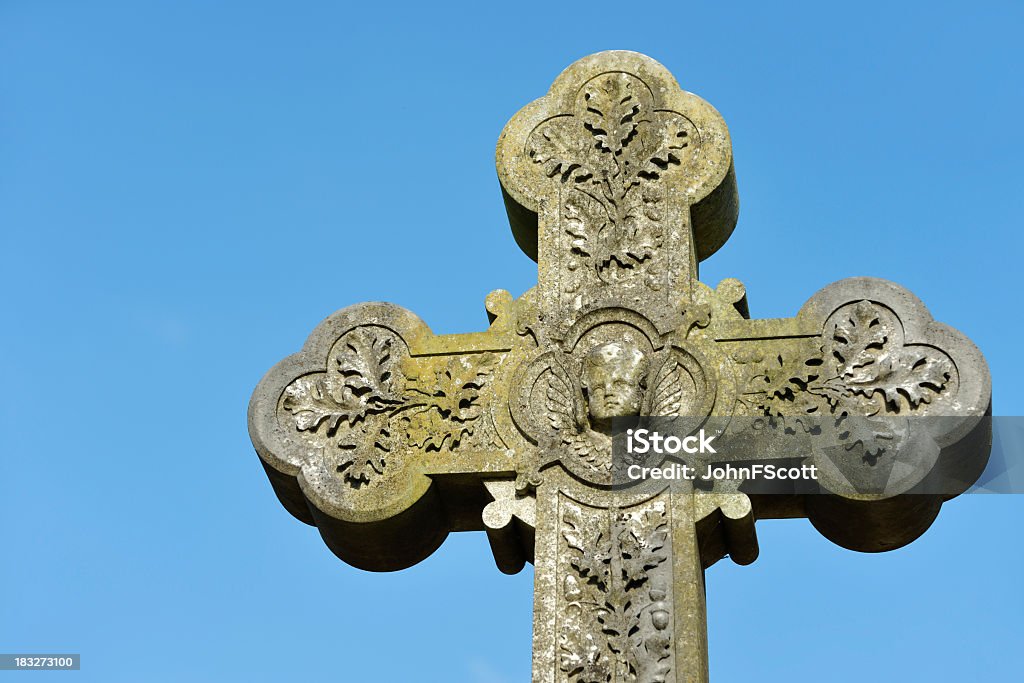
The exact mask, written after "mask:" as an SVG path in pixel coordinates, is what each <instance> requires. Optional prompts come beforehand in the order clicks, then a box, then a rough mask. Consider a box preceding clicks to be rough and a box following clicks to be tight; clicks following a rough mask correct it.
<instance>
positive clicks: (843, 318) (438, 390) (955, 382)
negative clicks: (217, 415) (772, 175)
mask: <svg viewBox="0 0 1024 683" xmlns="http://www.w3.org/2000/svg"><path fill="white" fill-rule="evenodd" d="M497 168H498V176H499V180H500V182H501V188H502V191H503V195H504V198H505V203H506V207H507V210H508V215H509V220H510V223H511V225H512V230H513V232H514V234H515V237H516V240H517V242H518V243H519V245H520V247H521V248H522V249H523V250H524V251H525V252H526V253H527V254H528V255H530V256H531V257H532V258H534V259H535V260H536V261H537V263H538V283H537V286H536V287H535V288H533V289H531V290H530V291H528V292H527V293H525V294H524V295H523V296H521V297H520V298H519V299H516V300H513V299H512V297H511V296H510V295H509V294H508V293H507V292H504V291H502V290H497V291H495V292H492V293H491V294H490V295H489V296H488V297H487V301H486V308H487V311H488V316H489V318H490V321H491V322H490V326H489V327H488V329H487V330H485V331H483V332H475V333H469V334H456V335H440V336H437V335H434V334H432V333H431V332H430V330H429V329H428V328H427V326H426V325H425V324H424V323H423V322H422V321H421V320H420V319H419V318H417V317H416V316H415V315H414V314H412V313H410V312H409V311H406V310H404V309H402V308H399V307H397V306H394V305H390V304H380V303H373V304H360V305H357V306H352V307H349V308H346V309H343V310H341V311H339V312H337V313H335V314H333V315H331V316H330V317H328V318H327V319H326V320H325V321H324V322H323V323H321V324H320V325H319V326H318V327H317V328H316V329H315V330H314V331H313V333H312V334H311V335H310V337H309V338H308V340H307V341H306V344H305V346H304V347H303V349H302V350H301V351H300V352H299V353H297V354H295V355H293V356H290V357H288V358H286V359H285V360H283V361H282V362H281V363H279V364H278V365H277V366H275V367H274V368H273V369H272V370H271V371H270V372H269V373H268V374H267V375H266V376H265V377H264V378H263V380H262V381H261V382H260V384H259V386H258V387H257V389H256V391H255V393H254V394H253V397H252V401H251V403H250V407H249V429H250V434H251V436H252V440H253V443H254V445H255V447H256V450H257V452H258V454H259V456H260V458H261V460H262V462H263V465H264V467H265V470H266V472H267V475H268V476H269V478H270V481H271V483H272V485H273V488H274V491H275V493H276V494H277V496H278V498H279V499H280V501H281V503H282V504H283V505H284V506H285V508H286V509H287V510H288V511H289V512H290V513H291V514H292V515H294V516H295V517H297V518H298V519H300V520H302V521H304V522H306V523H308V524H312V525H315V526H317V527H318V529H319V530H320V533H321V535H322V536H323V538H324V540H325V542H326V544H327V545H328V546H329V547H330V549H331V550H332V551H333V552H334V553H335V554H336V555H337V556H338V557H340V558H341V559H342V560H344V561H346V562H348V563H350V564H352V565H354V566H356V567H361V568H363V569H368V570H374V571H387V570H396V569H402V568H404V567H408V566H410V565H413V564H415V563H417V562H419V561H420V560H422V559H424V558H425V557H427V556H428V555H429V554H430V553H432V552H433V551H434V550H435V549H436V548H437V547H438V546H439V545H440V544H441V542H442V541H443V540H444V539H445V537H446V536H447V534H448V533H449V532H451V531H473V530H482V531H485V532H486V533H487V535H488V539H489V541H490V545H491V549H492V551H493V554H494V558H495V560H496V562H497V565H498V567H499V568H500V569H501V570H502V571H504V572H507V573H514V572H517V571H519V570H520V569H522V568H523V566H524V564H525V563H526V562H532V563H533V564H534V565H535V568H536V569H535V571H536V574H535V577H536V578H535V591H534V596H535V597H534V641H533V642H534V655H533V657H534V659H533V679H534V681H537V682H545V683H547V682H555V681H558V682H572V683H609V682H611V681H615V682H631V683H633V682H635V683H654V682H658V683H661V682H666V681H677V682H682V681H687V682H691V681H706V680H707V647H706V640H707V636H706V618H705V596H704V571H705V569H706V568H708V567H709V566H711V565H712V564H714V563H715V562H716V561H718V560H719V559H721V558H723V557H725V556H727V555H728V556H730V557H731V558H732V559H733V560H734V561H736V562H739V563H741V564H746V563H749V562H752V561H753V560H754V559H755V558H756V555H757V542H756V537H755V530H754V522H755V520H756V519H767V518H781V517H801V516H802V517H808V518H809V519H810V520H811V522H812V523H813V524H814V525H815V527H816V528H817V529H818V530H819V531H821V533H823V534H824V535H825V536H826V537H828V538H830V539H832V540H833V541H835V542H836V543H839V544H840V545H843V546H845V547H848V548H852V549H856V550H862V551H879V550H888V549H891V548H896V547H899V546H902V545H905V544H906V543H909V542H910V541H912V540H914V539H915V538H917V537H918V536H919V535H920V534H921V533H923V532H924V531H925V530H926V529H927V528H928V526H929V525H930V524H931V522H932V521H933V520H934V518H935V516H936V514H937V513H938V509H939V506H940V505H941V504H942V503H943V502H944V501H945V500H946V499H948V498H949V497H952V495H955V494H956V493H957V492H959V490H954V491H948V490H943V491H936V490H934V489H929V488H927V487H926V486H925V484H926V483H927V479H928V476H929V472H930V471H931V469H933V468H934V467H933V466H934V465H935V464H936V463H945V464H947V465H949V463H953V464H954V465H955V467H954V468H953V469H955V470H956V471H957V476H958V478H959V481H961V482H962V483H965V484H966V483H969V482H971V481H973V478H974V477H976V476H977V473H978V470H979V468H980V467H981V466H982V465H983V464H984V461H985V458H986V457H987V454H988V433H987V426H986V424H985V423H984V421H983V420H982V419H981V418H982V417H983V416H984V415H986V414H987V412H988V410H989V407H990V394H991V389H990V383H989V378H988V371H987V367H986V365H985V361H984V359H983V357H982V356H981V354H980V352H979V351H978V350H977V349H976V348H975V347H974V346H973V345H972V344H971V342H970V341H969V340H967V339H966V338H965V337H964V336H963V335H961V334H960V333H958V332H957V331H955V330H954V329H952V328H950V327H948V326H945V325H942V324H939V323H936V322H934V321H932V319H931V317H930V315H929V314H928V311H927V310H926V309H925V308H924V306H923V305H922V304H921V302H920V301H918V300H917V299H916V298H915V297H914V296H913V295H912V294H910V293H909V292H907V291H906V290H904V289H902V288H900V287H899V286H897V285H895V284H892V283H890V282H887V281H883V280H877V279H868V278H856V279H851V280H843V281H840V282H837V283H835V284H833V285H830V286H829V287H826V288H825V289H824V290H822V291H820V292H818V293H817V294H815V295H814V296H813V297H812V298H811V299H810V300H809V301H808V302H807V303H806V304H804V306H803V307H802V308H801V309H800V310H799V312H798V313H797V315H796V316H795V317H794V318H788V319H773V320H751V319H750V318H749V313H748V310H747V303H746V294H745V290H744V288H743V285H742V284H741V283H740V282H739V281H738V280H735V279H732V278H730V279H726V280H724V281H722V282H721V283H719V284H718V285H717V287H715V288H711V287H708V286H707V285H705V284H703V283H702V282H700V281H699V280H698V279H697V274H698V273H697V269H698V264H699V262H700V261H701V260H703V259H705V258H707V257H708V256H709V255H711V254H712V253H714V252H715V251H716V250H717V249H718V248H719V247H720V246H721V245H722V244H723V243H724V242H725V240H726V239H727V238H728V237H729V235H730V233H731V232H732V230H733V228H734V226H735V224H736V219H737V211H738V201H737V193H736V183H735V176H734V171H733V164H732V150H731V146H730V142H729V134H728V130H727V129H726V126H725V123H724V121H723V120H722V118H721V117H720V115H719V114H718V112H716V111H715V110H714V109H713V108H712V107H711V106H710V105H708V104H707V103H706V102H704V101H703V100H701V99H700V98H698V97H696V96H695V95H692V94H690V93H687V92H685V91H682V90H681V89H680V88H679V86H678V84H677V83H676V81H675V80H674V78H673V77H672V75H671V74H669V73H668V71H666V70H665V69H664V67H662V66H661V65H660V64H658V63H656V62H654V61H653V60H651V59H649V58H647V57H645V56H643V55H640V54H636V53H631V52H603V53H599V54H596V55H592V56H590V57H587V58H585V59H582V60H580V61H578V62H576V63H575V64H573V65H571V66H570V67H569V68H568V69H566V70H565V71H564V72H563V73H562V74H561V75H560V76H559V77H558V79H557V80H556V81H555V83H554V84H553V85H552V87H551V90H550V91H549V93H548V94H547V95H546V96H544V97H542V98H541V99H539V100H536V101H535V102H533V103H531V104H529V105H527V106H526V107H525V108H523V109H522V110H521V111H520V112H519V113H518V114H516V116H515V117H513V119H512V120H511V121H510V122H509V123H508V124H507V125H506V127H505V130H504V131H503V132H502V134H501V137H500V139H499V141H498V149H497ZM638 415H642V416H650V415H660V416H683V417H686V418H687V419H689V420H691V422H690V423H687V424H691V423H692V425H693V426H698V425H704V426H708V427H709V428H710V425H712V424H715V421H716V420H718V421H719V423H721V421H722V420H725V421H726V422H728V421H730V420H732V421H733V422H735V423H739V422H740V421H742V420H743V419H744V418H746V419H748V420H751V421H752V422H756V423H760V424H763V423H765V422H768V423H772V424H774V423H776V422H785V421H786V420H787V419H788V420H789V422H788V423H787V424H788V425H789V426H792V425H793V424H794V421H796V422H798V423H799V424H801V425H802V426H803V427H804V430H805V431H807V432H811V431H813V430H811V429H809V428H807V420H809V419H810V418H815V419H835V420H842V419H845V418H847V417H848V416H854V417H857V416H869V417H871V418H873V419H874V418H880V417H896V418H900V419H904V418H911V417H920V416H941V417H942V418H944V419H946V422H944V423H943V425H942V426H941V428H939V429H938V430H937V431H936V430H933V432H935V433H933V434H932V437H933V438H932V442H933V443H934V444H936V446H935V448H934V449H932V450H931V451H929V453H930V456H929V458H930V459H929V460H928V465H929V467H905V466H901V464H900V463H899V462H898V461H894V460H893V459H892V457H891V456H889V455H884V456H883V455H881V454H880V453H881V452H880V451H871V450H870V449H868V448H867V446H866V445H865V443H863V442H857V445H859V446H860V448H859V449H852V448H847V449H840V451H839V455H836V454H835V453H834V452H833V453H832V454H831V455H830V456H829V457H822V456H821V455H820V453H818V452H817V451H815V450H814V449H813V448H812V449H810V450H808V451H807V452H795V453H788V454H787V455H788V456H789V457H790V458H793V459H795V460H796V461H797V462H800V463H806V462H812V461H813V462H814V463H816V464H817V465H819V466H820V467H821V469H822V471H823V473H824V480H823V482H822V483H821V489H820V491H817V492H814V493H801V492H797V493H793V494H791V495H769V494H759V493H757V492H753V491H752V490H748V489H746V488H744V482H743V481H735V480H732V481H726V482H720V483H719V484H715V485H713V486H711V487H710V488H706V490H701V491H698V490H697V488H695V486H694V485H685V484H684V485H682V486H669V485H667V484H666V483H664V482H655V481H651V480H644V481H641V482H636V483H635V484H627V485H623V486H618V485H616V486H612V484H613V483H614V482H613V470H614V469H615V468H614V466H613V465H614V463H613V457H612V454H613V450H615V449H614V448H613V442H614V441H615V439H616V438H617V437H616V436H615V435H614V433H613V432H614V430H613V429H612V428H611V423H612V422H614V421H615V420H616V419H617V418H622V417H631V416H638ZM800 421H803V422H800ZM731 428H732V427H728V426H726V427H723V428H721V429H720V430H719V433H721V432H722V430H725V431H728V429H731ZM849 431H850V430H849V429H847V432H849ZM844 434H846V432H844ZM764 438H765V439H767V438H768V437H767V436H765V437H764ZM844 438H846V436H844ZM754 443H759V442H758V441H756V440H755V441H754ZM765 443H767V442H765ZM866 449H867V450H866ZM755 450H756V449H755ZM765 450H766V451H767V450H768V449H767V447H766V449H765ZM890 450H891V449H890ZM868 456H870V457H868ZM722 457H725V456H722ZM748 457H752V458H754V459H757V458H758V457H759V454H758V453H752V454H751V453H748ZM766 457H767V456H766ZM865 481H868V482H874V485H873V487H872V486H869V487H868V488H867V489H866V488H865V487H864V485H863V484H864V482H865ZM879 482H880V483H879Z"/></svg>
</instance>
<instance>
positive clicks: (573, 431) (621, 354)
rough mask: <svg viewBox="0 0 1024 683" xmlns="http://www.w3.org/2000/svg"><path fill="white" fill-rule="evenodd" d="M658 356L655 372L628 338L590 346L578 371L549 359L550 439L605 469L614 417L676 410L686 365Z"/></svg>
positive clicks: (594, 466)
mask: <svg viewBox="0 0 1024 683" xmlns="http://www.w3.org/2000/svg"><path fill="white" fill-rule="evenodd" d="M659 355H661V356H662V358H660V359H659V360H660V361H661V362H660V366H659V367H658V368H657V372H656V374H655V373H652V365H653V364H652V362H651V359H650V357H649V354H648V353H645V352H644V351H642V350H641V348H640V347H639V346H638V345H637V344H636V343H634V342H632V341H630V340H628V339H627V340H623V341H613V342H608V343H605V344H601V345H599V346H596V347H594V348H593V349H591V350H590V351H589V352H588V353H587V354H586V356H584V358H583V361H582V364H581V365H582V367H581V371H580V372H579V373H578V374H577V373H573V372H571V371H570V369H569V368H570V365H569V363H567V362H559V361H557V360H555V359H554V358H552V359H551V360H552V361H553V362H552V363H551V365H550V370H551V372H550V374H548V376H547V391H546V395H545V397H544V399H545V404H544V407H545V411H544V412H545V415H546V417H547V422H548V425H549V430H550V432H549V434H550V437H549V442H550V440H554V441H555V442H557V443H560V444H561V445H562V446H565V447H568V448H569V449H570V450H571V451H572V453H573V454H574V455H576V456H577V457H578V458H579V459H580V460H582V461H583V462H584V463H586V465H587V467H588V468H589V469H592V470H596V471H599V472H608V471H610V470H611V437H610V433H611V428H612V420H613V419H614V418H617V417H633V416H640V415H675V414H677V413H678V411H679V409H680V407H681V405H682V404H683V400H684V382H683V379H682V375H681V373H682V372H685V370H684V369H683V367H682V365H681V364H680V363H679V362H678V360H676V359H675V358H674V357H673V356H672V355H671V354H670V353H665V354H659ZM652 376H653V377H654V381H653V382H652V381H651V378H652ZM649 389H651V390H649Z"/></svg>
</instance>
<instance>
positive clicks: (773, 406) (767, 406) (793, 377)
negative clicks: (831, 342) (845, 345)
mask: <svg viewBox="0 0 1024 683" xmlns="http://www.w3.org/2000/svg"><path fill="white" fill-rule="evenodd" d="M821 364H822V361H821V358H820V356H817V355H815V354H811V355H810V356H808V357H803V356H783V355H781V354H779V355H777V356H775V358H772V359H769V360H768V361H766V362H765V363H764V365H763V366H762V367H761V373H760V374H757V375H755V376H754V377H752V378H751V380H750V385H751V389H753V392H754V393H757V394H760V395H761V396H762V398H761V400H760V402H759V407H760V409H761V410H762V412H764V414H766V415H770V416H775V417H784V416H785V415H787V414H789V415H806V414H813V413H816V412H817V411H818V410H819V408H820V406H819V405H818V403H817V402H816V401H815V396H814V391H813V387H816V386H817V384H815V381H816V380H817V379H818V378H819V376H820V374H821ZM809 387H810V388H811V390H809Z"/></svg>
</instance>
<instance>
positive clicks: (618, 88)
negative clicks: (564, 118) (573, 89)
mask: <svg viewBox="0 0 1024 683" xmlns="http://www.w3.org/2000/svg"><path fill="white" fill-rule="evenodd" d="M583 97H584V100H585V101H586V111H585V112H584V114H583V126H584V128H586V129H587V130H588V131H590V133H591V135H593V136H594V138H595V139H597V144H598V148H599V149H601V150H603V151H606V152H611V153H612V154H618V153H619V152H620V151H621V150H622V149H623V148H624V147H626V146H627V145H628V144H629V142H630V140H632V138H633V136H634V135H635V134H636V132H637V123H638V122H639V120H640V115H641V109H642V105H641V103H640V100H639V99H638V98H637V96H636V93H634V92H633V83H632V80H631V79H630V77H629V76H627V75H626V74H623V73H615V74H609V75H607V76H605V77H603V78H601V79H600V80H598V81H595V82H593V83H591V84H590V85H589V86H588V87H587V90H586V92H585V93H584V95H583Z"/></svg>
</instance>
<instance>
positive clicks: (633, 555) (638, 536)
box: [619, 510, 668, 588]
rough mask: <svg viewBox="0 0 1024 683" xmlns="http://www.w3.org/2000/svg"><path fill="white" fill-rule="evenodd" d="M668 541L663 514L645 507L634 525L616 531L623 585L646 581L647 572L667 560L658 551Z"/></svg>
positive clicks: (664, 555) (634, 584) (629, 585)
mask: <svg viewBox="0 0 1024 683" xmlns="http://www.w3.org/2000/svg"><path fill="white" fill-rule="evenodd" d="M667 541H668V522H666V521H665V515H664V514H663V513H661V512H657V511H654V510H645V511H644V513H643V515H641V517H640V518H639V519H638V520H637V521H636V523H635V526H633V527H627V528H626V529H623V530H622V532H621V533H620V534H619V543H620V546H621V549H622V578H623V580H624V581H625V582H626V587H627V588H628V587H631V586H638V585H640V584H642V583H643V582H644V581H646V580H647V571H648V570H649V569H653V568H655V567H657V566H658V565H659V564H661V563H662V562H664V561H665V560H667V559H668V555H667V554H665V553H664V552H660V551H661V550H662V549H663V548H664V547H665V543H666V542H667Z"/></svg>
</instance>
